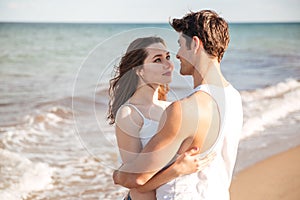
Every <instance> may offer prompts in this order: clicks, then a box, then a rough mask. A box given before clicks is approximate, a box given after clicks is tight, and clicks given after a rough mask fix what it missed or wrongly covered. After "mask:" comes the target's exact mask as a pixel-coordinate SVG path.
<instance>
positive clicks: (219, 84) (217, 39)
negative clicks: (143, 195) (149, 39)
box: [114, 10, 243, 200]
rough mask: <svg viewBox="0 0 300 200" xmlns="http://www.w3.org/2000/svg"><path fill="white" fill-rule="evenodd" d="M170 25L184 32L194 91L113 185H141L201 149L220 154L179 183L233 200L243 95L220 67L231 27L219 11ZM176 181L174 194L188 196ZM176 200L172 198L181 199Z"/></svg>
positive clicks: (185, 71) (185, 70)
mask: <svg viewBox="0 0 300 200" xmlns="http://www.w3.org/2000/svg"><path fill="white" fill-rule="evenodd" d="M171 25H172V27H173V28H174V29H175V30H176V31H177V32H178V33H179V40H178V43H179V46H180V48H179V50H178V53H177V56H176V57H177V58H178V59H179V60H180V66H181V68H180V73H181V74H182V75H191V76H192V77H193V80H194V92H193V93H192V94H191V95H190V96H188V97H187V98H184V99H182V100H179V101H176V102H174V103H172V104H171V105H170V106H169V107H168V108H167V109H166V112H165V114H164V116H163V117H162V119H161V121H160V128H159V130H158V133H157V134H156V135H155V136H154V137H153V138H152V139H151V140H150V142H149V143H148V144H147V146H146V147H145V148H144V149H143V151H142V152H141V154H139V155H138V156H137V157H136V159H135V160H134V161H133V162H131V163H129V164H125V165H123V166H122V167H121V168H120V169H119V170H118V171H116V172H115V173H114V181H115V183H116V184H121V185H123V186H125V187H139V186H142V185H144V184H145V183H146V182H147V181H149V180H150V179H151V178H152V177H153V176H154V175H155V174H157V172H159V171H160V170H161V169H162V168H163V167H164V166H166V165H167V164H168V163H169V161H170V160H171V159H172V158H173V157H175V156H176V154H177V153H179V154H181V153H183V152H185V151H186V150H187V149H189V148H191V147H193V146H198V147H200V148H202V152H203V149H204V150H206V151H207V152H209V151H211V150H213V151H214V152H216V157H215V159H214V160H213V161H212V162H211V163H210V165H208V166H207V167H206V168H205V169H204V170H202V171H200V172H196V173H195V174H194V176H192V178H188V179H184V178H182V177H179V178H177V179H178V181H177V182H179V183H180V182H184V181H186V182H189V183H188V184H186V187H193V185H190V184H195V185H194V188H195V190H194V192H193V193H194V194H193V195H191V198H192V199H210V200H215V199H218V200H220V199H221V200H223V199H224V200H225V199H230V197H229V186H230V182H231V178H232V173H233V168H234V164H235V160H236V155H237V148H238V142H239V135H240V132H241V129H242V121H243V112H242V103H241V97H240V94H239V93H238V91H237V90H235V89H234V88H233V87H232V86H231V84H230V83H229V82H228V81H227V80H226V79H225V78H224V76H223V74H222V72H221V69H220V62H221V60H222V57H223V55H224V52H225V50H226V49H227V47H228V43H229V32H228V24H227V23H226V21H225V20H224V19H223V18H221V17H220V16H218V14H217V13H215V12H214V11H211V10H202V11H199V12H195V13H193V12H192V13H189V14H187V15H186V16H184V17H183V18H182V19H173V21H172V23H171ZM216 138H217V139H216ZM130 172H131V173H130ZM132 172H136V173H132ZM162 173H163V172H162ZM156 176H159V173H158V175H156ZM150 181H151V180H150ZM177 182H176V183H174V184H175V186H174V188H176V189H175V190H177V191H175V193H176V192H177V193H178V194H179V193H184V190H185V189H184V187H183V188H179V187H176V184H177ZM142 188H143V186H142ZM174 188H173V189H174ZM169 192H170V191H169ZM177 193H176V194H177ZM166 196H168V194H166ZM171 196H172V195H169V196H168V198H167V199H179V198H178V197H179V196H178V195H177V196H176V195H173V197H171ZM182 198H184V199H190V198H185V197H184V196H182Z"/></svg>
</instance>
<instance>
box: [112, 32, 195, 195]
mask: <svg viewBox="0 0 300 200" xmlns="http://www.w3.org/2000/svg"><path fill="white" fill-rule="evenodd" d="M173 69H174V65H173V63H172V62H171V60H170V53H169V52H168V51H167V50H166V45H165V42H164V41H163V40H162V39H161V38H159V37H145V38H138V39H136V40H134V41H133V42H132V43H131V44H130V45H129V47H128V49H127V51H126V53H125V55H124V56H123V57H122V59H121V61H120V64H119V66H118V67H117V70H116V75H115V77H114V78H113V79H111V81H110V89H109V92H110V97H111V99H110V103H109V115H108V119H109V120H110V124H116V137H117V142H118V147H119V150H120V155H121V159H122V162H123V163H125V162H130V160H132V159H134V158H135V156H136V155H137V153H139V152H140V151H141V150H142V148H143V147H145V145H146V144H147V142H148V141H149V140H150V139H151V137H152V136H153V135H154V134H155V133H156V132H157V128H158V123H159V120H160V118H161V115H162V113H163V111H164V110H165V109H166V107H167V106H168V105H170V102H167V101H165V100H166V93H167V91H168V83H170V82H171V80H172V71H173ZM194 153H195V152H194ZM199 166H200V163H199V161H198V160H196V159H195V158H194V157H193V156H192V153H187V154H185V156H181V157H180V159H178V160H177V161H176V162H175V163H174V164H173V165H171V167H170V168H172V170H173V171H170V173H169V174H165V176H166V177H165V178H163V179H160V180H159V181H158V182H154V183H152V185H151V186H150V187H149V188H157V187H159V186H160V185H162V184H164V183H166V182H167V180H170V178H176V177H174V174H177V175H176V176H179V175H184V174H190V173H193V172H195V171H197V170H199ZM174 172H175V173H174ZM154 178H155V177H154ZM155 195H156V194H155V190H152V191H149V192H144V193H141V192H139V191H138V190H137V189H130V196H129V195H128V197H127V199H133V200H136V199H143V200H153V199H156V197H155Z"/></svg>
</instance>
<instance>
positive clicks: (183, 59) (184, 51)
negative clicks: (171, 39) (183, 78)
mask: <svg viewBox="0 0 300 200" xmlns="http://www.w3.org/2000/svg"><path fill="white" fill-rule="evenodd" d="M178 44H179V49H178V52H177V55H176V58H178V59H179V60H180V74H181V75H192V74H193V71H194V67H193V64H192V56H193V53H192V50H191V49H190V48H188V47H187V46H186V39H185V38H184V37H183V35H182V33H180V35H179V39H178Z"/></svg>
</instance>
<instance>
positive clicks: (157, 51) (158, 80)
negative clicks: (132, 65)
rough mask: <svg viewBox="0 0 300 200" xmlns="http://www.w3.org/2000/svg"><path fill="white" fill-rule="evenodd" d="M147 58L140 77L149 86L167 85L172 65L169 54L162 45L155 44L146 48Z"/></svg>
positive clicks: (170, 79)
mask: <svg viewBox="0 0 300 200" xmlns="http://www.w3.org/2000/svg"><path fill="white" fill-rule="evenodd" d="M146 51H147V52H148V56H147V57H146V59H145V60H144V65H143V67H142V69H141V70H140V76H141V77H142V78H143V80H144V81H145V82H146V83H149V84H167V83H170V82H171V81H172V72H173V70H174V64H173V62H171V60H170V53H169V52H168V51H167V49H166V47H165V46H164V45H163V44H162V43H155V44H152V45H150V46H148V47H147V48H146Z"/></svg>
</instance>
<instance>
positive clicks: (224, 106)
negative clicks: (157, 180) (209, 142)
mask: <svg viewBox="0 0 300 200" xmlns="http://www.w3.org/2000/svg"><path fill="white" fill-rule="evenodd" d="M197 91H204V92H206V93H208V94H210V95H211V97H212V98H214V100H215V101H216V103H217V105H218V108H219V112H220V117H221V127H220V133H219V138H218V140H217V142H216V144H215V145H214V146H213V147H212V148H211V149H209V150H207V152H210V151H214V152H216V154H217V155H216V158H215V159H214V160H213V161H212V163H211V164H210V165H209V166H208V167H207V168H205V169H204V170H203V171H201V172H197V173H193V174H189V175H185V176H180V177H178V178H176V179H174V180H172V181H170V182H169V183H166V184H165V185H162V186H161V187H160V188H158V189H157V190H156V196H157V200H182V199H188V200H216V199H217V200H229V199H230V198H229V187H230V183H231V178H232V173H233V168H234V165H235V161H236V155H237V148H238V143H239V138H240V134H241V130H242V123H243V110H242V101H241V96H240V94H239V92H238V91H237V90H236V89H234V88H233V87H232V86H231V85H229V86H227V87H225V88H221V87H217V86H213V85H200V86H198V87H197V88H195V89H194V90H193V92H192V94H193V93H195V92H197ZM207 152H204V154H206V153H207Z"/></svg>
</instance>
